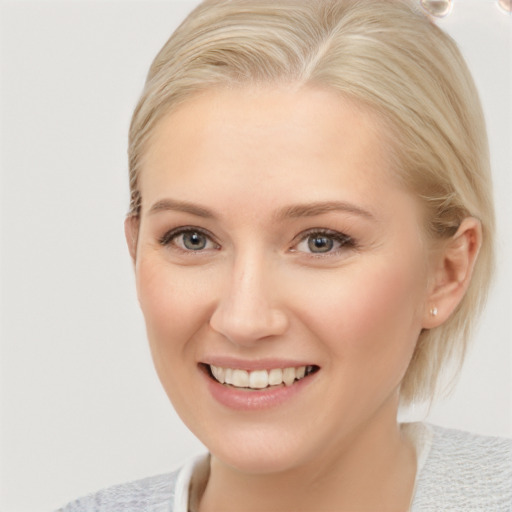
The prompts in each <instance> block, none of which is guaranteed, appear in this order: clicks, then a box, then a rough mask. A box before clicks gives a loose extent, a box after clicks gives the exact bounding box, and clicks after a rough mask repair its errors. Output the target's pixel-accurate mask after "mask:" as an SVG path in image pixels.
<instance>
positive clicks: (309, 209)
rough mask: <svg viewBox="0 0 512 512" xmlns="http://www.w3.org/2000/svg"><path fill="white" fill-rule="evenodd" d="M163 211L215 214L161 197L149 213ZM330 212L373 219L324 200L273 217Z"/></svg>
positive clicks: (361, 211)
mask: <svg viewBox="0 0 512 512" xmlns="http://www.w3.org/2000/svg"><path fill="white" fill-rule="evenodd" d="M163 211H178V212H184V213H190V214H191V215H195V216H197V217H202V218H206V219H214V218H216V215H215V214H214V213H213V212H212V211H211V210H208V209H207V208H204V207H203V206H199V205H196V204H194V203H189V202H187V201H178V200H176V199H161V200H160V201H157V202H156V203H155V204H154V205H153V206H152V207H151V208H150V209H149V214H150V215H152V214H155V213H158V212H163ZM330 212H345V213H349V214H351V215H358V216H360V217H364V218H367V219H369V220H375V216H374V215H373V214H372V213H371V212H369V211H368V210H365V209H363V208H361V207H359V206H356V205H354V204H351V203H347V202H344V201H324V202H316V203H305V204H296V205H291V206H286V207H284V208H282V209H281V210H279V211H278V212H277V213H276V214H275V215H274V218H275V220H276V221H282V220H286V219H290V218H291V219H297V218H301V217H315V216H317V215H323V214H325V213H330Z"/></svg>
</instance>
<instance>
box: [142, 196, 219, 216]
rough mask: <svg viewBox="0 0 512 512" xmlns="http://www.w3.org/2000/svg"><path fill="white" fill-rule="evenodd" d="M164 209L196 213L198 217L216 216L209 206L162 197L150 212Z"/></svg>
mask: <svg viewBox="0 0 512 512" xmlns="http://www.w3.org/2000/svg"><path fill="white" fill-rule="evenodd" d="M164 211H177V212H184V213H190V214H192V215H196V216H197V217H203V218H206V219H212V218H214V217H215V215H214V214H213V212H211V211H210V210H208V209H207V208H203V207H202V206H198V205H196V204H194V203H189V202H187V201H177V200H175V199H162V200H160V201H157V202H156V203H155V204H154V205H153V206H152V207H151V208H150V209H149V214H150V215H151V214H154V213H158V212H164Z"/></svg>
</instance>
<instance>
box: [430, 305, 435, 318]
mask: <svg viewBox="0 0 512 512" xmlns="http://www.w3.org/2000/svg"><path fill="white" fill-rule="evenodd" d="M430 314H431V315H432V316H437V308H436V307H435V306H434V307H433V308H432V309H431V310H430Z"/></svg>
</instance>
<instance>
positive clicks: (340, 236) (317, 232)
mask: <svg viewBox="0 0 512 512" xmlns="http://www.w3.org/2000/svg"><path fill="white" fill-rule="evenodd" d="M187 233H198V234H200V235H202V236H204V237H206V238H207V240H208V242H210V243H213V244H214V245H215V246H216V247H215V249H218V248H219V244H217V242H215V240H214V239H213V237H212V235H211V234H210V233H209V232H208V231H206V230H204V229H201V228H198V227H195V226H183V227H179V228H176V229H172V230H170V231H168V232H167V233H165V234H164V235H163V236H162V237H160V238H159V240H158V241H159V243H160V244H161V245H163V246H169V245H174V247H175V248H176V249H177V250H179V251H181V252H183V253H186V254H192V253H197V254H201V253H203V252H204V251H205V250H206V249H198V250H196V251H194V250H193V249H184V248H183V247H179V246H178V245H177V244H176V242H175V240H176V239H177V238H178V237H179V236H180V235H184V234H187ZM314 237H317V238H320V237H324V238H326V239H329V240H332V241H334V242H337V243H338V244H339V247H338V248H336V249H335V250H329V251H327V252H323V253H322V252H318V253H315V252H306V251H304V252H303V253H304V254H308V255H309V256H310V257H313V258H322V257H323V258H325V257H328V256H333V255H337V254H338V253H339V252H340V251H341V250H343V249H355V248H356V247H357V244H356V242H355V240H354V239H353V238H352V237H351V236H349V235H346V234H345V233H342V232H339V231H333V230H330V229H318V228H315V229H310V230H308V231H306V232H304V233H301V234H300V235H299V236H298V237H297V238H298V240H297V241H296V242H294V244H293V245H292V247H291V248H290V249H289V250H290V252H293V253H298V252H301V251H298V250H297V247H298V246H299V245H300V244H301V243H303V242H306V241H307V240H308V239H310V238H314ZM208 242H207V243H208ZM210 250H211V249H210Z"/></svg>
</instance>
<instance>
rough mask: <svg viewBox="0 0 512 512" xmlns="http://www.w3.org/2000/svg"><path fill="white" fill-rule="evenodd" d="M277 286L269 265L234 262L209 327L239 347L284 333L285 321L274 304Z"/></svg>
mask: <svg viewBox="0 0 512 512" xmlns="http://www.w3.org/2000/svg"><path fill="white" fill-rule="evenodd" d="M277 283H278V281H277V275H276V272H275V271H274V272H272V269H271V265H264V264H263V263H262V262H261V261H255V259H254V258H246V259H245V261H238V262H236V263H235V264H234V265H233V266H232V267H231V275H230V276H229V277H228V279H227V280H226V281H225V282H224V283H223V287H222V292H221V295H220V297H219V298H218V301H217V304H216V307H215V309H214V311H213V313H212V316H211V317H210V326H211V328H212V329H213V330H214V331H216V332H218V333H219V334H221V335H222V336H224V337H225V338H227V339H228V340H229V341H230V342H231V343H233V344H235V345H240V346H251V345H252V344H254V343H255V342H258V341H259V340H262V339H269V338H272V337H275V336H279V335H282V334H284V333H285V332H286V330H287V328H288V322H289V320H288V315H287V313H286V311H285V308H284V305H283V304H282V303H279V302H278V295H279V294H280V289H279V288H278V284H277Z"/></svg>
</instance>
